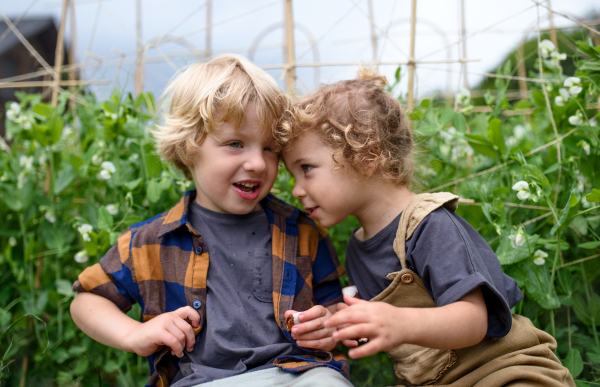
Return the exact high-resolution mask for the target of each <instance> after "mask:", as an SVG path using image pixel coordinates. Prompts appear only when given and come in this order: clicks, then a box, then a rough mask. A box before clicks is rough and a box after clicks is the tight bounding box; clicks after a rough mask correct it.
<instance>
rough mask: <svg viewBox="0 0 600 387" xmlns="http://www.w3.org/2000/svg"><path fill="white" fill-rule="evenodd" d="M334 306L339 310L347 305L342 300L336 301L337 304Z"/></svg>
mask: <svg viewBox="0 0 600 387" xmlns="http://www.w3.org/2000/svg"><path fill="white" fill-rule="evenodd" d="M335 308H336V310H337V311H338V312H339V311H340V310H344V309H346V308H348V305H347V304H344V303H343V302H338V303H337V305H336V306H335Z"/></svg>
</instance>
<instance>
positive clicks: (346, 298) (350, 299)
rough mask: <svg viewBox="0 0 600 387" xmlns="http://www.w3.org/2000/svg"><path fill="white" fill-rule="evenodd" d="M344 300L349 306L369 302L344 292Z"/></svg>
mask: <svg viewBox="0 0 600 387" xmlns="http://www.w3.org/2000/svg"><path fill="white" fill-rule="evenodd" d="M344 302H345V303H346V304H347V305H348V306H352V305H355V304H360V303H363V302H368V301H365V300H361V299H358V298H356V297H350V296H349V295H347V294H344Z"/></svg>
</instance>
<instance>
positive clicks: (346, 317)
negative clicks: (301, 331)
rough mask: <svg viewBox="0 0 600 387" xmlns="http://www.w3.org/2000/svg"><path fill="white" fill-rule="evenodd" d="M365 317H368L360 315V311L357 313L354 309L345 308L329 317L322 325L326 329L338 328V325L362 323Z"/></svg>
mask: <svg viewBox="0 0 600 387" xmlns="http://www.w3.org/2000/svg"><path fill="white" fill-rule="evenodd" d="M367 317H368V316H366V315H365V314H364V313H362V311H359V310H357V309H356V308H346V309H344V310H341V311H339V312H337V313H336V314H334V315H333V316H331V317H330V318H329V319H328V320H327V321H325V323H324V325H325V327H326V328H332V327H338V328H339V326H340V325H347V324H357V323H361V322H364V321H365V319H366V318H367Z"/></svg>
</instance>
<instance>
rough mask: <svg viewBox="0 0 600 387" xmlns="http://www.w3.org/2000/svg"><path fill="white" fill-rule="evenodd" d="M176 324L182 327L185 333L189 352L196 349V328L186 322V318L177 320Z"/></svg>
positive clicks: (186, 346)
mask: <svg viewBox="0 0 600 387" xmlns="http://www.w3.org/2000/svg"><path fill="white" fill-rule="evenodd" d="M175 325H176V326H177V328H179V329H181V332H183V334H184V335H185V348H186V350H187V351H188V352H190V351H193V350H194V344H195V343H196V336H195V335H194V330H193V329H192V326H191V325H190V324H188V323H187V322H185V321H184V320H179V319H176V320H175Z"/></svg>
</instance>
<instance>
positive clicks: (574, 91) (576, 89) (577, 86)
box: [564, 77, 583, 97]
mask: <svg viewBox="0 0 600 387" xmlns="http://www.w3.org/2000/svg"><path fill="white" fill-rule="evenodd" d="M564 85H565V87H566V88H568V89H569V94H571V95H572V96H573V97H575V96H576V95H578V94H579V93H581V90H583V88H582V87H581V79H579V78H577V77H569V78H567V79H565V84H564Z"/></svg>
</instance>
